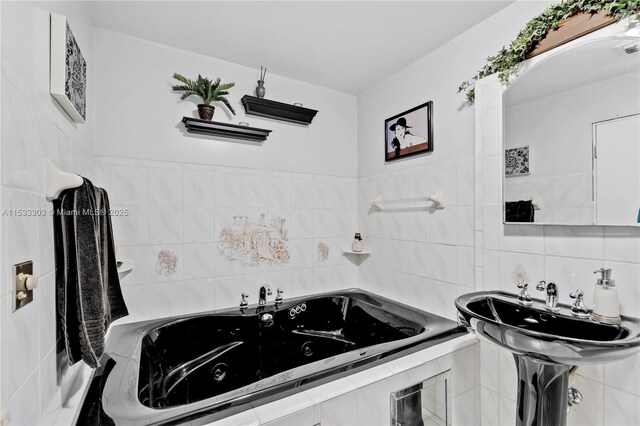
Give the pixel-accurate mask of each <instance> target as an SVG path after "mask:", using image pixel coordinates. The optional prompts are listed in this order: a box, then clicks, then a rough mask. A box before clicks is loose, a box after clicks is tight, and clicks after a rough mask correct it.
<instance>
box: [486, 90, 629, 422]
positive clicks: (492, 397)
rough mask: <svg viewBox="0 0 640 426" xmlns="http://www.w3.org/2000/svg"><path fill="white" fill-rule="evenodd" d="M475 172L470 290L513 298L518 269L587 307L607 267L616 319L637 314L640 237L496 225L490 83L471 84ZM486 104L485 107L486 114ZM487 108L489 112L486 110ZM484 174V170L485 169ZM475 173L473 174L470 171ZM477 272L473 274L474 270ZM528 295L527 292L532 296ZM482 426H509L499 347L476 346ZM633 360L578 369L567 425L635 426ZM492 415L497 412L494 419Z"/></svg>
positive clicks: (507, 371)
mask: <svg viewBox="0 0 640 426" xmlns="http://www.w3.org/2000/svg"><path fill="white" fill-rule="evenodd" d="M476 87H477V95H476V96H477V100H478V101H477V103H476V128H480V129H486V130H483V131H482V132H477V134H476V151H475V152H476V166H477V165H478V164H482V167H483V170H484V173H482V174H480V175H478V173H476V176H480V179H478V178H477V180H476V183H475V184H476V191H475V193H476V207H477V208H476V226H478V224H481V225H482V226H481V228H477V234H476V235H477V238H476V253H482V254H481V255H479V256H478V257H477V259H476V272H477V273H478V274H477V275H476V276H480V277H482V281H481V282H480V281H479V280H478V281H477V282H476V288H477V289H485V290H489V289H501V290H505V291H511V292H515V291H516V290H517V289H515V285H514V283H513V282H511V273H512V272H513V270H514V269H515V268H516V267H517V266H518V265H521V266H522V267H524V269H525V270H526V271H527V273H528V275H529V277H530V280H531V281H532V282H537V281H538V280H541V279H544V280H547V281H555V282H556V283H557V284H558V286H559V289H560V301H561V302H562V303H570V302H571V300H570V299H569V297H568V295H569V293H570V292H572V291H574V290H576V289H578V288H581V289H582V290H584V291H585V300H586V303H587V304H592V303H593V288H594V284H595V276H594V275H593V273H592V271H593V270H595V269H598V268H600V267H608V268H612V269H613V276H614V279H616V283H617V286H618V291H619V294H620V302H621V304H620V309H621V313H622V314H626V315H632V316H639V315H640V285H639V284H638V283H640V234H639V230H638V229H637V228H613V227H602V226H531V225H525V226H520V225H506V226H505V225H503V224H502V207H501V197H500V194H501V193H502V179H501V177H500V175H499V171H500V170H501V165H500V161H501V157H500V149H501V148H500V147H501V143H500V141H501V140H502V135H501V133H502V131H501V130H500V129H501V123H500V114H497V113H496V111H499V110H500V108H501V106H500V104H501V99H502V91H501V88H500V86H499V83H498V82H497V79H496V78H494V77H489V78H487V79H484V80H482V81H480V82H478V84H477V86H476ZM486 105H492V107H491V108H488V107H486ZM494 109H495V110H496V111H494ZM487 168H490V169H491V170H487ZM476 172H477V170H476ZM480 271H481V272H480ZM533 293H535V290H533ZM480 352H481V356H480V362H481V372H482V373H481V378H480V381H481V392H480V400H481V404H482V421H483V423H482V424H483V425H494V424H501V425H502V424H513V421H514V419H515V395H516V392H517V381H516V371H515V365H514V361H513V357H512V356H511V354H510V353H509V352H507V351H506V350H504V349H497V348H495V347H492V346H491V345H490V344H488V343H486V342H482V343H481V351H480ZM638 383H640V362H639V359H638V357H633V358H630V359H628V360H624V361H620V362H618V363H612V364H607V365H605V366H604V367H603V366H589V367H579V369H578V371H577V379H576V382H575V385H574V386H575V387H576V388H577V389H578V390H580V391H581V392H582V393H583V395H584V397H585V400H584V402H583V403H582V404H581V405H579V406H575V407H573V409H572V411H571V414H570V415H569V417H568V423H569V424H571V425H591V424H593V425H596V424H610V425H622V424H638V422H639V421H640V414H639V409H638V408H637V407H638V406H639V405H638V404H639V401H640V400H639V398H640V395H639V393H640V388H638ZM495 413H498V417H497V418H496V416H495Z"/></svg>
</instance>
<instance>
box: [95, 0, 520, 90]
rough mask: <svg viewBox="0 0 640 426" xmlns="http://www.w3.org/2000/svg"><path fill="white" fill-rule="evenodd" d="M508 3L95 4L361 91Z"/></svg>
mask: <svg viewBox="0 0 640 426" xmlns="http://www.w3.org/2000/svg"><path fill="white" fill-rule="evenodd" d="M511 3H513V1H497V0H491V1H478V0H473V1H451V0H449V1H339V2H338V1H206V2H205V1H95V2H88V7H89V9H90V13H91V15H92V19H93V23H94V25H95V26H98V27H102V28H106V29H110V30H113V31H117V32H121V33H124V34H128V35H132V36H135V37H139V38H142V39H146V40H150V41H153V42H156V43H160V44H164V45H168V46H172V47H176V48H179V49H183V50H189V51H193V52H197V53H200V54H203V55H207V56H211V57H214V58H218V59H222V60H225V61H229V62H234V63H237V64H241V65H245V66H248V67H251V68H257V69H259V68H260V65H265V66H267V67H268V70H269V72H270V73H274V74H279V75H283V76H287V77H290V78H293V79H296V80H301V81H306V82H309V83H312V84H317V85H320V86H324V87H328V88H331V89H335V90H339V91H342V92H347V93H353V94H357V93H360V92H361V91H363V90H365V89H367V88H368V87H371V86H372V85H374V84H375V83H377V82H379V81H381V80H383V79H385V78H386V77H388V76H390V75H392V74H394V73H396V72H397V71H399V70H401V69H403V68H405V67H407V66H408V65H409V64H411V63H413V62H415V61H416V60H417V59H419V58H421V57H422V56H424V55H426V54H428V53H429V52H431V51H433V50H434V49H436V48H438V47H439V46H441V45H443V44H444V43H446V42H447V41H449V40H451V39H452V38H454V37H455V36H457V35H458V34H460V33H462V32H464V31H466V30H468V29H469V28H471V27H472V26H474V25H476V24H478V23H479V22H481V21H483V20H485V19H486V18H488V17H489V16H491V15H493V14H494V13H496V12H498V11H499V10H501V9H503V8H504V7H506V6H508V5H509V4H511ZM434 66H437V64H434Z"/></svg>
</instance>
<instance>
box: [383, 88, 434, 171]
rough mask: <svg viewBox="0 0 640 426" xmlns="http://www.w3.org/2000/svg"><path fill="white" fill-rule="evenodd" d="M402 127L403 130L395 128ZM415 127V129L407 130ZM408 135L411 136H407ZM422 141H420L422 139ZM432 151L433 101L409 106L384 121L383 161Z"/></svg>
mask: <svg viewBox="0 0 640 426" xmlns="http://www.w3.org/2000/svg"><path fill="white" fill-rule="evenodd" d="M397 128H398V129H404V132H402V131H401V130H398V131H399V132H400V133H396V130H395V129H397ZM412 128H415V129H416V130H414V131H413V132H412V131H410V130H409V131H407V130H408V129H412ZM407 135H410V136H411V138H407ZM421 140H422V141H424V142H422V141H421ZM431 152H433V101H429V102H425V103H423V104H422V105H418V106H417V107H414V108H411V109H409V110H407V111H404V112H401V113H400V114H396V115H394V116H393V117H389V118H387V119H386V120H385V121H384V161H385V162H389V161H394V160H400V159H402V158H407V157H412V156H414V155H421V154H428V153H431Z"/></svg>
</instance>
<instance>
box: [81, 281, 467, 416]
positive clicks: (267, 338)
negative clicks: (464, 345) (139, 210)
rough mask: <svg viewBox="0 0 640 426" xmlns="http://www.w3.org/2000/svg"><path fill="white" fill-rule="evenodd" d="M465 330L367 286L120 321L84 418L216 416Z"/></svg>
mask: <svg viewBox="0 0 640 426" xmlns="http://www.w3.org/2000/svg"><path fill="white" fill-rule="evenodd" d="M464 333H466V330H465V329H464V328H463V327H461V326H459V325H458V324H457V323H456V322H454V321H451V320H448V319H446V318H442V317H440V316H437V315H434V314H431V313H428V312H424V311H421V310H418V309H415V308H411V307H409V306H406V305H403V304H400V303H397V302H394V301H392V300H389V299H386V298H383V297H380V296H377V295H374V294H371V293H368V292H365V291H362V290H349V291H343V292H337V293H332V294H324V295H317V296H311V297H305V298H298V299H295V300H288V301H285V302H284V303H283V304H281V305H279V306H277V307H276V306H274V305H273V304H267V305H266V306H250V307H249V308H247V309H245V310H243V311H241V310H240V309H228V310H224V311H220V312H212V313H206V314H198V315H190V316H183V317H176V318H169V319H161V320H153V321H144V322H138V323H131V324H122V325H117V326H114V327H113V329H112V330H111V331H110V335H109V338H108V341H107V347H106V350H105V356H104V357H103V359H102V360H101V362H102V366H101V367H100V369H98V370H97V371H96V373H95V374H94V378H93V380H92V384H91V387H90V390H89V392H88V395H87V397H86V398H85V401H84V404H83V408H82V411H81V414H80V417H79V420H78V424H113V423H115V424H117V425H119V424H127V425H134V424H140V425H143V424H144V425H147V424H181V423H185V422H192V423H193V424H198V423H200V422H203V423H206V422H211V421H213V420H215V419H218V418H222V417H225V416H227V415H230V414H232V413H234V412H237V411H241V410H243V409H246V408H248V407H249V406H250V405H254V406H255V405H256V404H263V403H266V402H269V401H271V400H274V399H277V398H281V397H284V396H287V395H288V394H291V393H294V392H297V391H299V390H301V389H305V388H308V387H311V386H316V385H318V384H321V383H325V382H328V381H331V380H335V379H336V378H338V377H341V376H343V375H345V374H349V373H351V372H355V371H360V370H362V369H364V368H368V367H371V366H373V365H377V364H380V363H382V362H386V361H388V360H391V359H394V358H398V357H400V356H404V355H406V354H408V353H411V352H413V351H417V350H420V349H424V348H426V347H429V346H433V345H435V344H438V343H441V342H443V341H446V340H450V339H452V338H454V337H457V336H460V335H462V334H464ZM112 422H113V423H112Z"/></svg>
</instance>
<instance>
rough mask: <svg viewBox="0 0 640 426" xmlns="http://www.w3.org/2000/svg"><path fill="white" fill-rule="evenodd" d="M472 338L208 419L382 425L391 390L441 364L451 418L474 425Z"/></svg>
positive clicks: (254, 424) (300, 425)
mask: <svg viewBox="0 0 640 426" xmlns="http://www.w3.org/2000/svg"><path fill="white" fill-rule="evenodd" d="M476 342H477V341H476V339H475V337H474V336H472V335H466V336H462V337H458V338H456V339H453V340H450V341H448V342H445V343H442V344H439V345H436V346H434V347H431V348H428V349H424V350H422V351H419V352H416V353H413V354H411V355H408V356H405V357H402V358H398V359H396V360H394V361H391V362H388V363H385V364H382V365H379V366H376V367H373V368H370V369H367V370H365V371H362V372H359V373H356V374H352V375H349V376H347V377H344V378H341V379H338V380H336V381H333V382H331V383H327V384H325V385H320V386H317V387H314V388H312V389H309V390H306V391H303V392H300V393H298V394H296V395H294V396H290V397H287V398H283V399H281V400H278V401H275V402H273V403H270V404H266V405H261V406H256V407H254V408H252V409H249V410H247V411H244V412H242V413H240V414H237V415H234V416H232V417H228V418H226V419H224V420H220V421H217V422H214V423H210V425H211V426H213V425H216V426H218V425H228V426H231V425H233V426H258V425H264V426H267V425H268V426H313V425H315V424H318V423H321V424H323V425H348V426H357V425H360V426H378V425H379V426H387V425H389V423H390V418H391V412H390V409H391V401H390V395H391V393H392V392H395V391H397V390H400V389H404V388H406V387H408V386H411V385H413V384H416V383H419V382H421V381H423V380H426V379H428V378H430V377H433V376H435V375H437V374H439V373H442V372H444V371H447V370H451V378H450V380H451V393H452V399H451V401H452V417H453V419H452V420H453V423H452V424H454V425H477V424H479V423H478V420H477V419H479V411H480V408H481V407H480V405H479V403H478V402H479V386H478V383H479V370H478V369H477V368H476V362H477V361H476V359H477V357H478V356H477V352H478V348H479V345H478V344H477V343H476Z"/></svg>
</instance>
